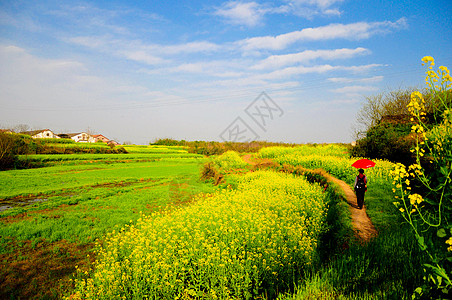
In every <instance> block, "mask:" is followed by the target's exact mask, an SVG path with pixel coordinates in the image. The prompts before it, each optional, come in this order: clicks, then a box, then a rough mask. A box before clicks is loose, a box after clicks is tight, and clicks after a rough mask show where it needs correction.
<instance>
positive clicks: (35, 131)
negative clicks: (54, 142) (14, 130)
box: [21, 129, 52, 136]
mask: <svg viewBox="0 0 452 300" xmlns="http://www.w3.org/2000/svg"><path fill="white" fill-rule="evenodd" d="M44 131H52V130H50V129H40V130H30V131H22V132H21V134H27V135H31V136H33V135H36V134H38V133H41V132H44Z"/></svg>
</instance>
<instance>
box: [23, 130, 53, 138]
mask: <svg viewBox="0 0 452 300" xmlns="http://www.w3.org/2000/svg"><path fill="white" fill-rule="evenodd" d="M21 133H22V134H26V135H29V136H31V137H32V138H34V139H59V138H60V137H59V136H58V135H56V134H54V133H53V132H52V130H50V129H41V130H31V131H23V132H21Z"/></svg>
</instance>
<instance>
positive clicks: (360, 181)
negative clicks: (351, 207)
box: [354, 169, 367, 209]
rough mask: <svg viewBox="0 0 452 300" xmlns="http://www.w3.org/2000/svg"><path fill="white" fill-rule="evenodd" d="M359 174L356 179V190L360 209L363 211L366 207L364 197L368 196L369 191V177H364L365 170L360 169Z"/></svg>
mask: <svg viewBox="0 0 452 300" xmlns="http://www.w3.org/2000/svg"><path fill="white" fill-rule="evenodd" d="M358 172H359V174H358V176H356V178H355V185H354V189H355V193H356V200H357V204H358V207H359V209H362V208H363V205H364V195H365V194H366V191H367V177H366V175H364V170H363V169H359V170H358Z"/></svg>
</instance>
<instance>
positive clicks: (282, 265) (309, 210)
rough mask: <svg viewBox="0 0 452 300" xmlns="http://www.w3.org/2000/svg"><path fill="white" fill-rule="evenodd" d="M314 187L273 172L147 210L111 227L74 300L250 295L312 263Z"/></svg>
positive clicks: (316, 219)
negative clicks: (169, 207)
mask: <svg viewBox="0 0 452 300" xmlns="http://www.w3.org/2000/svg"><path fill="white" fill-rule="evenodd" d="M321 191H322V190H321V188H320V187H319V186H317V185H312V184H309V183H308V182H307V181H305V180H304V179H302V178H298V177H294V176H292V175H288V174H280V173H276V172H270V171H258V172H254V173H249V174H246V175H244V176H243V178H242V179H241V181H240V183H239V185H238V187H237V189H235V190H232V189H227V190H222V191H219V192H217V193H213V194H206V195H200V196H198V197H197V198H196V199H195V201H194V203H193V204H192V205H190V206H187V207H184V208H180V209H178V210H176V211H174V210H173V211H165V212H160V213H154V214H152V215H150V216H145V215H143V216H142V217H141V218H140V219H139V220H138V222H137V224H136V225H133V224H131V225H129V226H126V227H125V228H124V229H122V230H121V232H119V233H115V232H113V233H112V234H110V235H109V237H108V238H107V240H106V242H105V244H104V245H103V247H101V248H100V250H99V251H98V255H97V257H98V259H97V261H96V263H95V270H94V272H93V273H92V274H91V276H89V277H87V278H86V277H85V278H80V279H78V280H76V294H75V295H73V298H72V299H74V296H75V299H194V298H206V299H242V298H243V299H252V298H255V297H256V296H258V295H259V294H260V293H262V291H263V290H268V289H274V290H277V289H281V288H283V287H286V286H287V285H288V284H290V283H291V282H293V281H292V280H293V276H294V274H299V272H300V270H302V269H303V267H304V266H305V265H306V264H310V263H312V261H313V257H314V254H315V250H316V247H317V243H318V238H319V234H320V233H321V232H322V231H323V230H324V220H325V215H326V204H325V203H324V194H323V193H322V192H321Z"/></svg>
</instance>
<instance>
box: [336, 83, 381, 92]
mask: <svg viewBox="0 0 452 300" xmlns="http://www.w3.org/2000/svg"><path fill="white" fill-rule="evenodd" d="M377 90H378V88H377V87H374V86H363V85H352V86H344V87H341V88H338V89H334V90H333V91H334V92H336V93H340V94H359V93H367V92H375V91H377Z"/></svg>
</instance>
